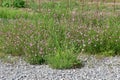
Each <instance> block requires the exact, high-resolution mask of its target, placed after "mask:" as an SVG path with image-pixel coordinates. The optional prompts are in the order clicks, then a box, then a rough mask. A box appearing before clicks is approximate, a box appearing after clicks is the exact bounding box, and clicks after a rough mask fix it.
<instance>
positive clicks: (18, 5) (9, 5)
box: [1, 0, 25, 8]
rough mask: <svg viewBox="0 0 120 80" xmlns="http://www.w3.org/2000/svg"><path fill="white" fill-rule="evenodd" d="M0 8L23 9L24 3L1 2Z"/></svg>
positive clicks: (8, 0)
mask: <svg viewBox="0 0 120 80" xmlns="http://www.w3.org/2000/svg"><path fill="white" fill-rule="evenodd" d="M1 6H3V7H17V8H24V7H25V1H24V0H1Z"/></svg>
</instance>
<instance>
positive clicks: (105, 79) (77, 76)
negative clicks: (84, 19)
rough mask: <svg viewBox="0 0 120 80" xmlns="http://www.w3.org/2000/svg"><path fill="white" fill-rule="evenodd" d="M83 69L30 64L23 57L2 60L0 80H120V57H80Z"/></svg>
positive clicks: (0, 61) (0, 63)
mask: <svg viewBox="0 0 120 80" xmlns="http://www.w3.org/2000/svg"><path fill="white" fill-rule="evenodd" d="M80 59H81V60H83V62H84V64H85V66H84V67H82V68H81V69H69V70H56V69H51V68H49V66H47V65H29V64H27V63H26V62H24V61H23V60H22V59H19V60H18V61H16V63H13V64H9V63H4V62H3V61H2V60H0V80H120V57H117V56H116V57H109V58H103V59H96V58H95V57H94V56H89V57H84V56H83V57H80Z"/></svg>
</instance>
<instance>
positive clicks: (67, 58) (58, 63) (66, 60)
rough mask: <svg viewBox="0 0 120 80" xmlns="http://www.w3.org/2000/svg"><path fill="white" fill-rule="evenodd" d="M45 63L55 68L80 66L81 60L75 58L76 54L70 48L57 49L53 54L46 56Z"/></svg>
mask: <svg viewBox="0 0 120 80" xmlns="http://www.w3.org/2000/svg"><path fill="white" fill-rule="evenodd" d="M47 63H48V64H49V65H50V66H51V67H52V68H57V69H69V68H77V67H81V62H80V61H79V60H77V55H76V54H74V53H73V51H72V50H63V51H61V50H57V51H56V53H55V54H54V55H50V56H47Z"/></svg>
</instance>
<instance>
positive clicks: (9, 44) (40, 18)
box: [0, 1, 120, 68]
mask: <svg viewBox="0 0 120 80" xmlns="http://www.w3.org/2000/svg"><path fill="white" fill-rule="evenodd" d="M84 4H85V5H82V4H81V2H77V1H69V5H68V4H67V2H66V1H59V2H54V3H53V2H45V3H41V6H40V8H41V12H40V13H39V12H34V13H33V14H31V13H28V12H23V11H20V10H15V9H11V10H8V9H7V8H1V10H0V17H1V20H0V45H1V48H2V51H3V52H5V53H10V54H12V55H24V56H26V58H28V60H29V62H30V63H32V64H34V63H36V64H40V63H43V62H44V61H45V62H46V63H47V64H50V66H52V67H55V68H71V67H73V66H74V64H75V66H76V65H77V66H78V64H80V62H79V61H78V60H77V55H78V54H79V53H81V52H82V53H90V54H101V55H106V56H108V55H120V23H119V21H120V15H119V14H116V12H111V10H109V9H108V6H105V5H104V4H100V5H99V6H98V4H95V3H94V4H89V3H88V2H84ZM68 6H69V8H68ZM96 6H97V7H96ZM98 8H99V9H98ZM2 12H4V13H3V14H2ZM22 12H23V13H22ZM16 15H19V18H18V17H16ZM21 15H22V17H21ZM73 55H74V56H73ZM67 59H68V60H67ZM69 59H70V60H69ZM54 60H56V61H57V62H56V63H55V61H54ZM63 62H65V63H63ZM59 63H60V65H59ZM66 63H68V64H66Z"/></svg>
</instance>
